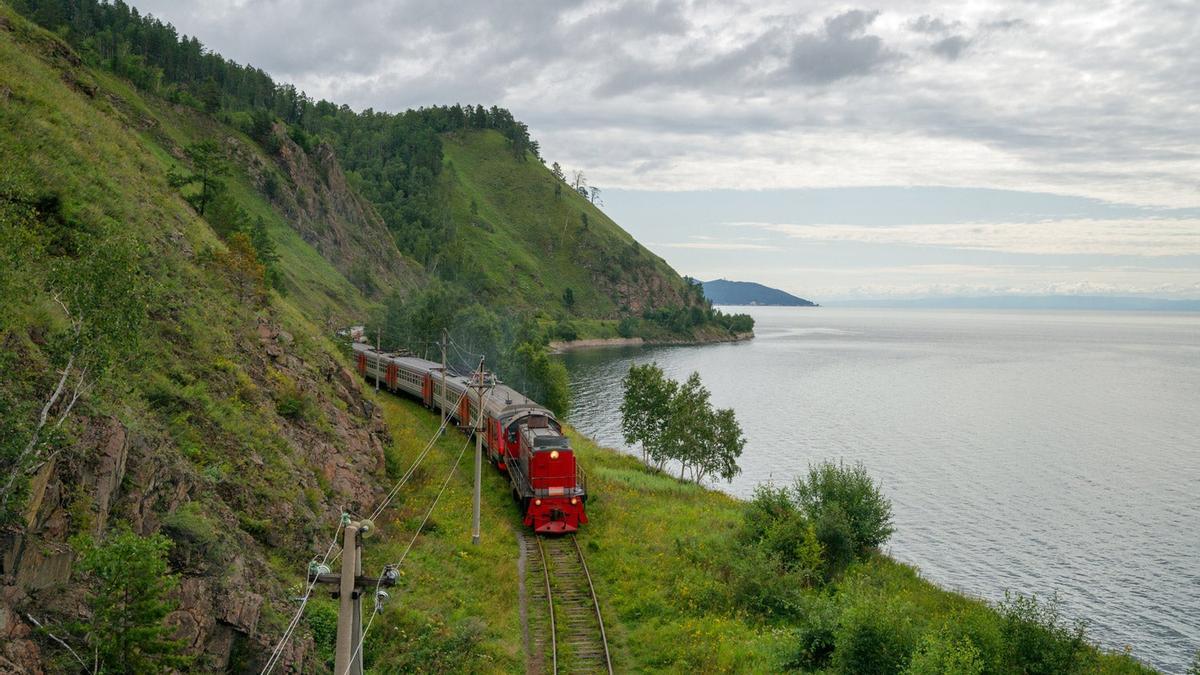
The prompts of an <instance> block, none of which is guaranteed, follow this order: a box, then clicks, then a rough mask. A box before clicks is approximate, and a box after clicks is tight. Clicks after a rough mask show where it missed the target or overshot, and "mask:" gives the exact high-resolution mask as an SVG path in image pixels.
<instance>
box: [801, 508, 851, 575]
mask: <svg viewBox="0 0 1200 675" xmlns="http://www.w3.org/2000/svg"><path fill="white" fill-rule="evenodd" d="M812 523H813V528H814V529H815V530H816V535H817V541H818V542H820V544H821V557H822V561H823V562H824V567H823V569H822V572H823V573H824V577H825V580H826V581H830V580H832V579H834V578H835V577H837V576H838V575H840V574H841V573H842V572H844V571H846V568H847V567H849V566H850V563H852V562H854V558H855V554H856V553H857V547H856V545H855V539H854V528H853V525H851V523H850V518H849V517H848V516H847V515H846V512H845V511H843V510H842V508H841V506H839V505H836V504H835V505H832V506H829V507H826V508H823V509H821V510H820V511H819V512H817V513H816V514H815V515H814V517H813V520H812Z"/></svg>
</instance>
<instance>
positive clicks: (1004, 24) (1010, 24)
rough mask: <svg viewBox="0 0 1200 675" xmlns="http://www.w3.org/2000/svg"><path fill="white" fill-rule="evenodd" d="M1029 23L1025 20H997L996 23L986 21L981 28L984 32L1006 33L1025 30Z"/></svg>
mask: <svg viewBox="0 0 1200 675" xmlns="http://www.w3.org/2000/svg"><path fill="white" fill-rule="evenodd" d="M1027 25H1028V23H1026V22H1025V20H1024V19H996V20H995V21H986V22H984V23H983V24H982V25H981V26H980V28H982V29H984V30H994V31H1006V30H1015V29H1017V28H1024V27H1025V26H1027Z"/></svg>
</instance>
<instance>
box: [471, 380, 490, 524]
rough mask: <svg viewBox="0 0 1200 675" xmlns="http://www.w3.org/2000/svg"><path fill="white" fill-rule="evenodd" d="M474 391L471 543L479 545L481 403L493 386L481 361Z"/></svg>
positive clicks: (481, 475) (484, 431)
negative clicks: (473, 487) (473, 490)
mask: <svg viewBox="0 0 1200 675" xmlns="http://www.w3.org/2000/svg"><path fill="white" fill-rule="evenodd" d="M471 386H472V387H473V388H474V389H475V403H476V405H475V409H476V413H475V492H474V493H473V494H472V496H471V543H472V544H474V545H476V546H478V545H479V493H480V485H481V483H482V482H483V435H484V434H485V433H487V425H486V424H485V423H484V418H483V401H484V397H485V396H487V392H488V391H489V390H491V388H492V387H493V386H494V384H493V383H492V382H490V381H489V380H488V378H487V373H486V372H484V370H483V361H482V360H480V361H479V370H477V371H476V372H475V381H474V382H472V385H471Z"/></svg>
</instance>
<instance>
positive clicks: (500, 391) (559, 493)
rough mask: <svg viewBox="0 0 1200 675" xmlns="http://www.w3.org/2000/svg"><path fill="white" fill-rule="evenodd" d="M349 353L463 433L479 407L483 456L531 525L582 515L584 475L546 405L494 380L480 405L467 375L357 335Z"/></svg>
mask: <svg viewBox="0 0 1200 675" xmlns="http://www.w3.org/2000/svg"><path fill="white" fill-rule="evenodd" d="M354 353H355V359H356V362H357V363H356V365H357V367H358V372H359V373H361V374H362V375H363V376H364V377H366V378H367V379H369V380H372V381H375V382H378V384H379V386H381V387H384V388H386V389H387V390H388V391H391V392H403V393H406V394H409V395H411V396H413V397H416V398H419V399H420V400H421V401H422V402H423V403H424V404H425V405H426V406H428V407H430V408H433V409H435V410H445V411H446V413H447V414H448V415H449V416H450V417H451V418H452V419H453V420H455V421H456V422H458V424H459V425H460V426H463V427H464V428H468V429H469V431H468V433H474V431H473V430H474V429H475V428H476V427H478V426H481V425H480V424H479V418H478V415H479V414H480V409H481V408H482V415H483V422H484V423H483V425H482V426H483V427H484V429H485V432H484V436H483V446H484V448H485V449H486V450H487V454H488V458H489V459H490V460H491V462H492V464H494V465H495V466H496V467H497V468H498V469H499V470H500V471H502V472H504V473H506V474H507V475H508V479H509V482H510V483H511V484H512V493H513V497H514V498H516V500H517V501H518V503H520V505H521V513H522V514H523V515H524V519H525V524H526V525H528V526H529V527H532V528H533V530H534V531H535V532H540V533H547V534H557V533H567V532H574V531H576V530H578V529H579V526H580V525H582V524H584V523H586V522H587V513H586V512H585V511H584V502H585V501H587V480H586V477H585V476H584V473H583V469H581V468H580V467H579V465H578V464H576V462H575V453H574V451H572V450H571V444H570V442H569V441H568V440H567V437H566V436H565V435H563V433H562V425H561V424H559V422H558V420H557V419H556V418H555V417H554V414H553V413H551V412H550V411H549V410H547V409H546V408H544V407H542V406H541V405H539V404H538V403H537V402H536V401H532V400H530V399H529V398H527V397H526V396H525V395H524V394H522V393H520V392H518V391H517V390H515V389H513V388H512V387H509V386H507V385H505V384H503V383H500V382H496V383H495V386H494V387H492V388H491V389H490V391H487V392H486V393H485V394H484V395H483V401H482V406H481V405H480V401H479V398H480V397H479V395H478V394H477V392H476V390H475V389H473V388H472V387H471V384H472V380H471V378H470V377H464V376H461V375H456V374H453V373H449V372H444V371H443V370H442V365H441V364H440V363H436V362H434V361H428V360H426V359H422V358H418V357H415V356H407V355H398V354H389V353H386V352H380V351H376V350H374V349H372V348H371V347H370V346H368V345H365V344H362V343H355V344H354Z"/></svg>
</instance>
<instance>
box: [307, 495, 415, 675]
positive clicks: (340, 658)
mask: <svg viewBox="0 0 1200 675" xmlns="http://www.w3.org/2000/svg"><path fill="white" fill-rule="evenodd" d="M342 521H343V523H344V524H345V531H344V532H345V533H344V535H343V536H342V569H341V572H340V573H339V574H330V573H329V572H328V571H327V570H328V568H325V567H323V566H322V568H313V567H310V568H309V581H310V582H312V581H314V580H315V581H316V582H317V583H321V584H327V585H331V586H336V587H337V589H338V590H336V591H334V592H333V597H334V598H335V599H337V601H338V624H337V644H336V646H335V648H334V653H333V664H334V665H333V672H334V673H336V674H337V675H362V673H363V664H362V653H363V650H362V644H361V643H362V638H363V636H362V595H363V593H365V592H367V591H368V590H370V589H374V588H378V587H382V586H395V585H396V580H397V578H398V577H399V574H398V573H397V572H396V570H395V569H394V568H393V567H391V566H390V565H389V566H388V567H387V568H385V569H384V572H383V574H381V575H380V576H378V577H364V576H363V574H362V546H363V538H364V537H365V536H366V535H367V533H368V532H370V531H371V530H372V529H373V528H374V525H373V524H372V523H371V521H369V520H364V521H361V522H359V521H352V520H350V516H348V515H343V516H342ZM384 597H386V596H384ZM381 600H382V598H376V602H380V601H381Z"/></svg>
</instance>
